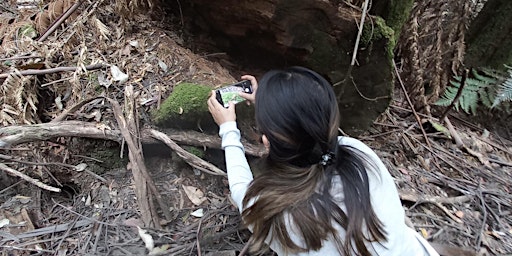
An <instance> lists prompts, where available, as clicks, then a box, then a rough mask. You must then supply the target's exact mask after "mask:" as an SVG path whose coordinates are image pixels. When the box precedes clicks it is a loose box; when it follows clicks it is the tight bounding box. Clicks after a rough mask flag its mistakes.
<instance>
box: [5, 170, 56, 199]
mask: <svg viewBox="0 0 512 256" xmlns="http://www.w3.org/2000/svg"><path fill="white" fill-rule="evenodd" d="M0 170H3V171H6V172H7V173H8V174H11V175H14V176H17V177H20V178H22V179H24V180H26V181H28V182H30V183H32V184H34V185H36V186H38V187H40V188H42V189H46V190H49V191H52V192H57V193H58V192H60V188H56V187H52V186H48V185H46V184H44V183H42V182H41V181H39V180H36V179H34V178H31V177H29V176H27V175H25V174H23V173H21V172H19V171H16V170H14V169H12V168H10V167H8V166H7V165H5V164H3V163H0Z"/></svg>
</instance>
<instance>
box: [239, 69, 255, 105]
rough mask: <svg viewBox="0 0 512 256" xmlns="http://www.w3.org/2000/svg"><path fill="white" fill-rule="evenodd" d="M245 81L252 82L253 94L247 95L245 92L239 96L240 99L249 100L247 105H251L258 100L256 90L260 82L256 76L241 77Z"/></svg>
mask: <svg viewBox="0 0 512 256" xmlns="http://www.w3.org/2000/svg"><path fill="white" fill-rule="evenodd" d="M241 78H242V79H243V80H249V81H251V85H252V93H250V94H249V93H245V92H240V93H239V95H240V97H242V98H244V99H246V100H248V101H247V105H250V103H253V104H254V103H255V100H256V90H257V89H258V81H257V80H256V78H255V77H254V76H251V75H243V76H242V77H241Z"/></svg>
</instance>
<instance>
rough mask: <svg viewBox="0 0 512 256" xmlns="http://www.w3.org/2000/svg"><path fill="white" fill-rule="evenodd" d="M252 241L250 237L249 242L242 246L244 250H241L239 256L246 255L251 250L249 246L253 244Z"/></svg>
mask: <svg viewBox="0 0 512 256" xmlns="http://www.w3.org/2000/svg"><path fill="white" fill-rule="evenodd" d="M250 242H251V239H249V241H247V243H245V245H244V248H242V250H241V251H240V253H239V254H238V256H244V255H245V254H246V253H247V252H248V251H249V247H250V245H251V243H250Z"/></svg>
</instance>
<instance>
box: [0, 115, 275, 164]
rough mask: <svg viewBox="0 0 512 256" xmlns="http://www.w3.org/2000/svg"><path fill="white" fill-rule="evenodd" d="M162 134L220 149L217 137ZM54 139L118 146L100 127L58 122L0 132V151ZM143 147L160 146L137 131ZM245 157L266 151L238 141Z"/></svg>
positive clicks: (116, 135) (113, 134)
mask: <svg viewBox="0 0 512 256" xmlns="http://www.w3.org/2000/svg"><path fill="white" fill-rule="evenodd" d="M162 132H163V133H164V134H166V135H167V136H169V138H170V139H171V140H173V141H175V142H176V143H178V144H185V145H190V146H196V147H207V148H214V149H220V148H221V141H220V138H219V137H218V136H217V135H208V134H204V133H200V132H196V131H178V130H173V129H166V130H162ZM57 137H83V138H92V139H104V140H112V141H116V142H119V143H121V142H122V136H121V132H120V131H119V130H117V129H111V128H109V127H106V126H104V125H102V124H97V123H90V122H82V121H60V122H51V123H44V124H33V125H13V126H6V127H2V128H0V148H9V147H13V146H15V145H18V144H22V143H27V142H32V141H43V140H49V139H52V138H57ZM141 137H142V143H143V144H155V143H160V142H159V141H158V140H156V139H154V138H153V137H152V136H151V133H150V132H149V130H148V129H142V130H141ZM242 144H243V145H244V147H245V153H246V154H248V155H251V156H256V157H261V156H263V155H264V154H265V152H266V150H265V148H264V147H263V146H262V145H255V144H252V143H250V142H248V141H247V140H244V139H242Z"/></svg>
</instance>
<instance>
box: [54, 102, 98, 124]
mask: <svg viewBox="0 0 512 256" xmlns="http://www.w3.org/2000/svg"><path fill="white" fill-rule="evenodd" d="M101 98H103V97H101V96H100V97H92V98H89V99H85V100H83V101H80V102H78V104H76V105H74V106H72V107H70V108H67V109H65V110H64V111H62V113H60V114H59V115H58V116H57V117H55V118H54V119H53V120H52V121H50V123H55V122H59V121H62V120H64V119H65V118H66V116H67V115H69V114H70V113H72V112H75V111H77V110H78V109H80V108H81V107H83V106H84V105H85V104H87V103H89V102H91V101H93V100H96V99H101Z"/></svg>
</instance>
